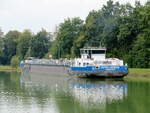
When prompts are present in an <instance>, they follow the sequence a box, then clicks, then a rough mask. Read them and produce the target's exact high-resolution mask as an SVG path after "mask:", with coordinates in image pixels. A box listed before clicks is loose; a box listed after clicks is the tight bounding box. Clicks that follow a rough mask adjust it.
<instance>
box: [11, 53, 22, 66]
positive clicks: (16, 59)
mask: <svg viewBox="0 0 150 113" xmlns="http://www.w3.org/2000/svg"><path fill="white" fill-rule="evenodd" d="M19 62H20V61H19V57H18V56H13V57H12V59H11V66H12V67H13V68H17V67H18V66H19Z"/></svg>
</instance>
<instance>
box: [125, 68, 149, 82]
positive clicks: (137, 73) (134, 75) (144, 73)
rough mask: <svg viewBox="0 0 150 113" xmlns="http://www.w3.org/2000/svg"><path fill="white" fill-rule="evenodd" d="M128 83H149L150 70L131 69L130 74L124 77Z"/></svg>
mask: <svg viewBox="0 0 150 113" xmlns="http://www.w3.org/2000/svg"><path fill="white" fill-rule="evenodd" d="M124 80H127V81H149V82H150V69H146V68H129V74H128V75H127V76H126V77H124Z"/></svg>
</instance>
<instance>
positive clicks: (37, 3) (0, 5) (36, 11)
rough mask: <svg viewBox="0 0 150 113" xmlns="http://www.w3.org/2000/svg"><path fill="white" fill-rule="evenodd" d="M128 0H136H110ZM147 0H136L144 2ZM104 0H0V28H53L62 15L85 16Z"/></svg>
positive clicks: (125, 0)
mask: <svg viewBox="0 0 150 113" xmlns="http://www.w3.org/2000/svg"><path fill="white" fill-rule="evenodd" d="M113 1H114V2H116V1H119V2H120V3H123V4H124V3H128V2H129V3H131V4H132V5H134V3H135V1H136V0H113ZM146 1H147V0H140V2H141V3H142V4H144V3H145V2H146ZM106 2H107V0H0V28H1V29H2V31H3V32H4V33H6V32H8V31H9V30H18V31H23V30H24V29H30V30H31V31H32V32H38V31H40V30H41V29H42V28H44V29H46V30H47V31H48V32H54V31H55V28H56V26H57V25H59V24H60V23H62V22H63V21H64V19H66V18H68V17H69V18H72V17H80V18H81V19H83V20H85V18H86V17H87V15H88V13H89V12H90V11H91V10H98V9H101V7H102V6H103V5H104V4H106Z"/></svg>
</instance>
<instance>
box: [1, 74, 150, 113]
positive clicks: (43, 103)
mask: <svg viewBox="0 0 150 113" xmlns="http://www.w3.org/2000/svg"><path fill="white" fill-rule="evenodd" d="M149 105H150V83H147V82H145V83H144V82H125V81H121V80H120V81H114V80H98V79H92V80H91V79H76V78H70V77H52V76H44V75H41V76H38V75H21V74H20V73H8V72H0V113H150V106H149Z"/></svg>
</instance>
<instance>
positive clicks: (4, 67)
mask: <svg viewBox="0 0 150 113" xmlns="http://www.w3.org/2000/svg"><path fill="white" fill-rule="evenodd" d="M0 71H18V72H20V71H21V69H20V68H19V67H17V68H13V67H11V66H0Z"/></svg>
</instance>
